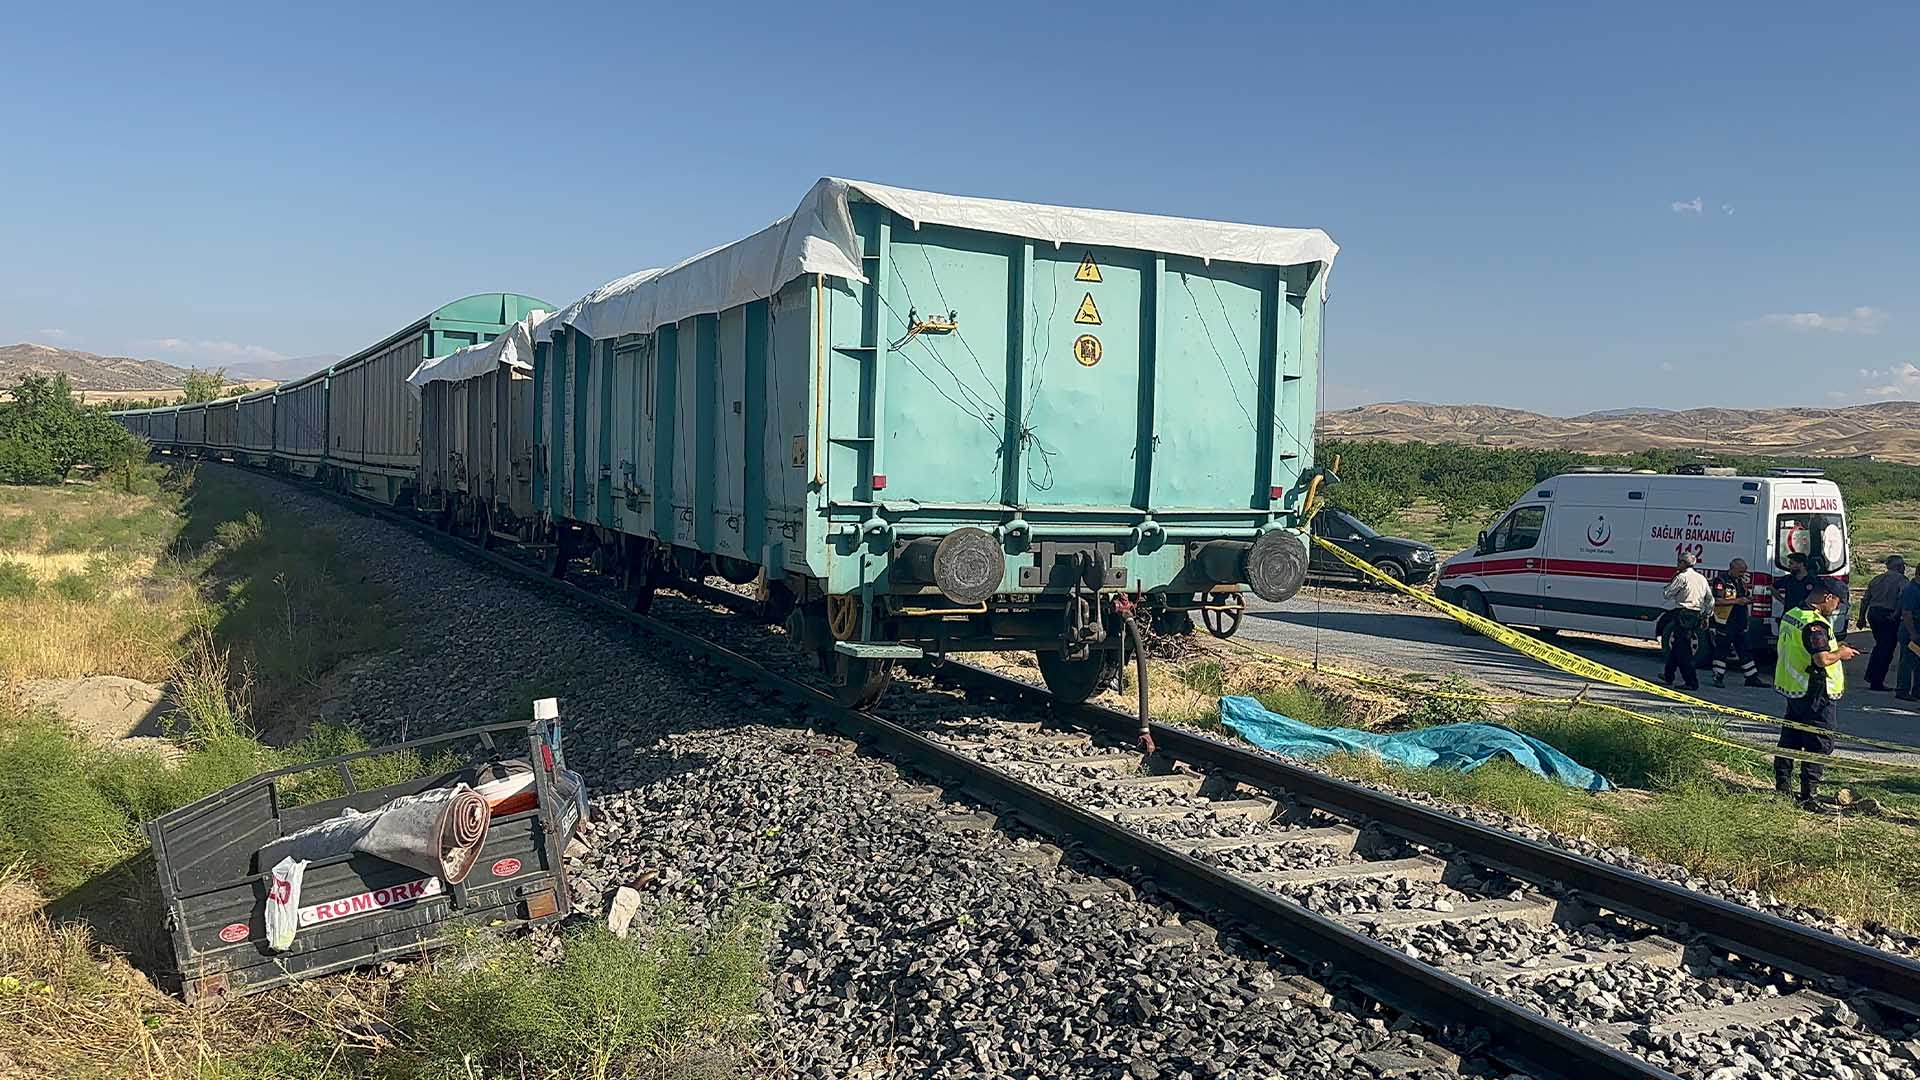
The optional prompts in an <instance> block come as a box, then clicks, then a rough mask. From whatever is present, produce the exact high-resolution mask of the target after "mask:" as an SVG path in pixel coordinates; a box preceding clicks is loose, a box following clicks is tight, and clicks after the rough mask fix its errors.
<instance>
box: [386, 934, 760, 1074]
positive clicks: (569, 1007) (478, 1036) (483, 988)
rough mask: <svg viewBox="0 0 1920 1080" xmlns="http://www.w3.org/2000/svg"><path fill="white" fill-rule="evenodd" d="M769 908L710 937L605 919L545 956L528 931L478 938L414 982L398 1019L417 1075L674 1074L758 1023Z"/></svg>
mask: <svg viewBox="0 0 1920 1080" xmlns="http://www.w3.org/2000/svg"><path fill="white" fill-rule="evenodd" d="M771 922H772V920H771V912H770V911H769V909H767V908H766V907H765V906H763V905H758V904H754V905H746V906H743V907H741V908H739V909H737V910H735V911H733V912H731V913H730V914H729V915H728V916H727V917H726V918H725V919H724V920H722V921H721V923H720V924H719V925H718V926H716V927H715V928H714V929H713V930H711V931H710V932H709V933H708V934H707V935H706V936H705V937H704V938H696V937H695V936H693V935H692V934H690V933H687V932H686V931H683V930H678V929H672V928H669V929H665V930H659V931H657V932H656V933H655V934H654V936H653V937H652V938H651V939H649V940H646V941H640V940H623V939H621V938H617V937H615V936H613V934H611V933H610V932H608V931H607V929H606V928H605V927H604V926H602V925H600V924H598V923H589V924H586V925H584V926H580V927H577V928H575V929H572V930H569V931H567V932H565V933H563V934H562V935H561V938H560V946H561V948H560V952H561V955H560V958H559V960H558V961H557V962H547V961H543V960H542V959H541V958H540V956H539V946H538V944H537V943H536V942H534V941H532V940H529V939H524V938H523V939H516V940H509V941H501V940H499V939H497V938H492V937H489V936H486V935H477V936H475V937H473V938H471V939H469V940H468V942H467V943H466V944H465V945H464V946H463V947H461V948H460V949H458V950H456V951H455V952H454V953H453V954H451V955H448V956H444V957H442V958H441V959H439V960H438V961H436V962H435V963H434V964H433V966H432V967H431V968H430V969H429V970H428V971H427V972H425V973H423V974H421V975H418V976H415V977H414V978H413V979H410V980H409V981H408V982H407V984H406V986H405V987H404V992H403V994H402V996H401V1000H400V1002H399V1004H398V1007H397V1008H396V1009H395V1020H396V1023H397V1025H398V1027H399V1029H400V1032H401V1035H402V1038H401V1039H400V1040H399V1042H400V1045H401V1048H402V1052H403V1053H406V1054H407V1055H408V1056H410V1057H413V1058H415V1059H416V1061H417V1064H418V1068H417V1070H414V1071H413V1075H425V1076H444V1077H465V1076H473V1075H481V1074H485V1075H490V1076H528V1075H531V1076H540V1077H559V1076H567V1077H574V1076H591V1077H595V1078H601V1077H609V1076H641V1075H648V1076H651V1075H662V1074H667V1075H670V1074H671V1073H670V1070H671V1069H672V1068H673V1066H674V1065H676V1064H677V1063H680V1061H679V1059H680V1058H681V1056H682V1055H684V1054H685V1053H686V1048H688V1047H705V1046H709V1045H715V1044H718V1045H719V1046H720V1047H721V1048H722V1049H725V1044H727V1043H728V1042H729V1041H733V1042H735V1043H736V1044H737V1042H738V1041H739V1040H741V1039H742V1038H743V1037H744V1036H746V1035H748V1034H750V1033H751V1032H752V1031H753V1029H754V1027H755V1026H756V1025H757V1023H758V1018H759V1017H758V1012H757V1010H756V1008H755V1000H756V999H757V998H758V997H759V994H760V991H761V989H762V988H763V986H764V984H765V979H766V975H765V964H766V961H765V954H766V948H767V943H768V941H769V935H770V928H771Z"/></svg>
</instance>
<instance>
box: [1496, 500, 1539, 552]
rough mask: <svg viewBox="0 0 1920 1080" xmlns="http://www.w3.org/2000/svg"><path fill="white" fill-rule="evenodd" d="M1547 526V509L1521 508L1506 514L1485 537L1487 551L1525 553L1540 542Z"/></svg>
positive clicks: (1536, 507)
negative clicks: (1504, 518)
mask: <svg viewBox="0 0 1920 1080" xmlns="http://www.w3.org/2000/svg"><path fill="white" fill-rule="evenodd" d="M1546 525H1547V508H1546V507H1544V506H1523V507H1521V508H1520V509H1518V510H1515V511H1514V512H1513V513H1511V514H1508V515H1507V517H1506V520H1505V521H1502V522H1501V523H1500V524H1499V526H1498V527H1497V528H1495V529H1494V530H1493V533H1492V535H1490V536H1488V537H1487V550H1488V551H1525V550H1527V549H1528V548H1531V547H1533V546H1534V545H1535V544H1538V543H1539V542H1540V533H1541V531H1542V530H1543V529H1545V528H1546Z"/></svg>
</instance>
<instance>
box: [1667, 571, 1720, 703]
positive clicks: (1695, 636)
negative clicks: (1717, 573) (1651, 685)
mask: <svg viewBox="0 0 1920 1080" xmlns="http://www.w3.org/2000/svg"><path fill="white" fill-rule="evenodd" d="M1699 561H1700V560H1699V558H1698V557H1697V556H1695V555H1694V554H1693V553H1692V552H1686V551H1683V552H1681V553H1680V555H1679V557H1678V558H1677V559H1675V560H1674V565H1675V567H1676V570H1677V572H1676V573H1675V574H1674V575H1673V580H1672V581H1670V582H1668V583H1667V588H1666V592H1665V594H1664V595H1665V596H1666V600H1667V618H1666V623H1667V666H1666V669H1665V670H1664V671H1662V672H1661V674H1660V681H1661V682H1663V683H1666V684H1667V685H1668V686H1672V685H1673V673H1674V672H1675V671H1678V672H1679V673H1680V675H1681V676H1682V677H1683V678H1684V679H1685V680H1686V684H1687V689H1689V690H1698V689H1700V673H1699V671H1698V670H1697V669H1696V668H1695V667H1694V657H1695V656H1697V655H1698V654H1699V651H1700V628H1701V627H1703V626H1705V625H1706V622H1707V618H1708V617H1709V616H1710V615H1712V614H1713V588H1712V587H1711V586H1710V585H1708V584H1707V576H1706V575H1705V574H1702V573H1701V572H1700V571H1699V570H1697V569H1695V568H1694V567H1695V564H1697V563H1698V562H1699Z"/></svg>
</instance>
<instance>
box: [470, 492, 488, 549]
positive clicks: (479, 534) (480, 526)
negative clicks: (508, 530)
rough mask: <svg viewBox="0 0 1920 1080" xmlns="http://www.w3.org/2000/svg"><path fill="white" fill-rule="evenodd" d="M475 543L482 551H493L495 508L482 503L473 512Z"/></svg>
mask: <svg viewBox="0 0 1920 1080" xmlns="http://www.w3.org/2000/svg"><path fill="white" fill-rule="evenodd" d="M473 542H474V543H476V544H478V545H480V550H481V551H492V550H493V508H492V507H490V506H488V505H487V504H486V503H481V504H480V505H479V506H478V507H477V508H476V509H475V510H474V512H473Z"/></svg>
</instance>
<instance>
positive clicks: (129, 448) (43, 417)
mask: <svg viewBox="0 0 1920 1080" xmlns="http://www.w3.org/2000/svg"><path fill="white" fill-rule="evenodd" d="M12 393H13V400H12V401H10V402H7V403H6V404H4V405H0V483H8V484H54V483H59V482H61V481H63V480H65V479H66V478H67V477H68V476H70V475H72V473H73V470H74V469H75V468H76V467H79V466H82V465H85V466H88V467H89V468H92V469H95V470H99V471H104V470H106V469H109V468H111V467H113V466H115V465H118V464H122V463H125V462H128V461H132V460H136V459H137V458H138V457H142V456H144V455H145V450H146V444H145V442H144V440H142V439H141V438H140V437H139V436H137V435H134V434H133V433H132V432H130V431H128V430H127V429H125V428H123V427H121V426H120V425H119V424H117V423H115V422H114V420H113V418H112V417H111V416H109V415H108V414H107V410H106V407H105V406H99V405H96V406H82V405H81V404H79V403H78V402H77V401H76V400H75V399H74V396H73V385H72V384H71V383H70V382H69V381H68V380H67V377H66V376H65V375H51V376H49V375H29V376H27V377H26V378H24V379H21V380H20V383H19V384H18V385H17V386H15V387H14V388H13V391H12Z"/></svg>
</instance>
